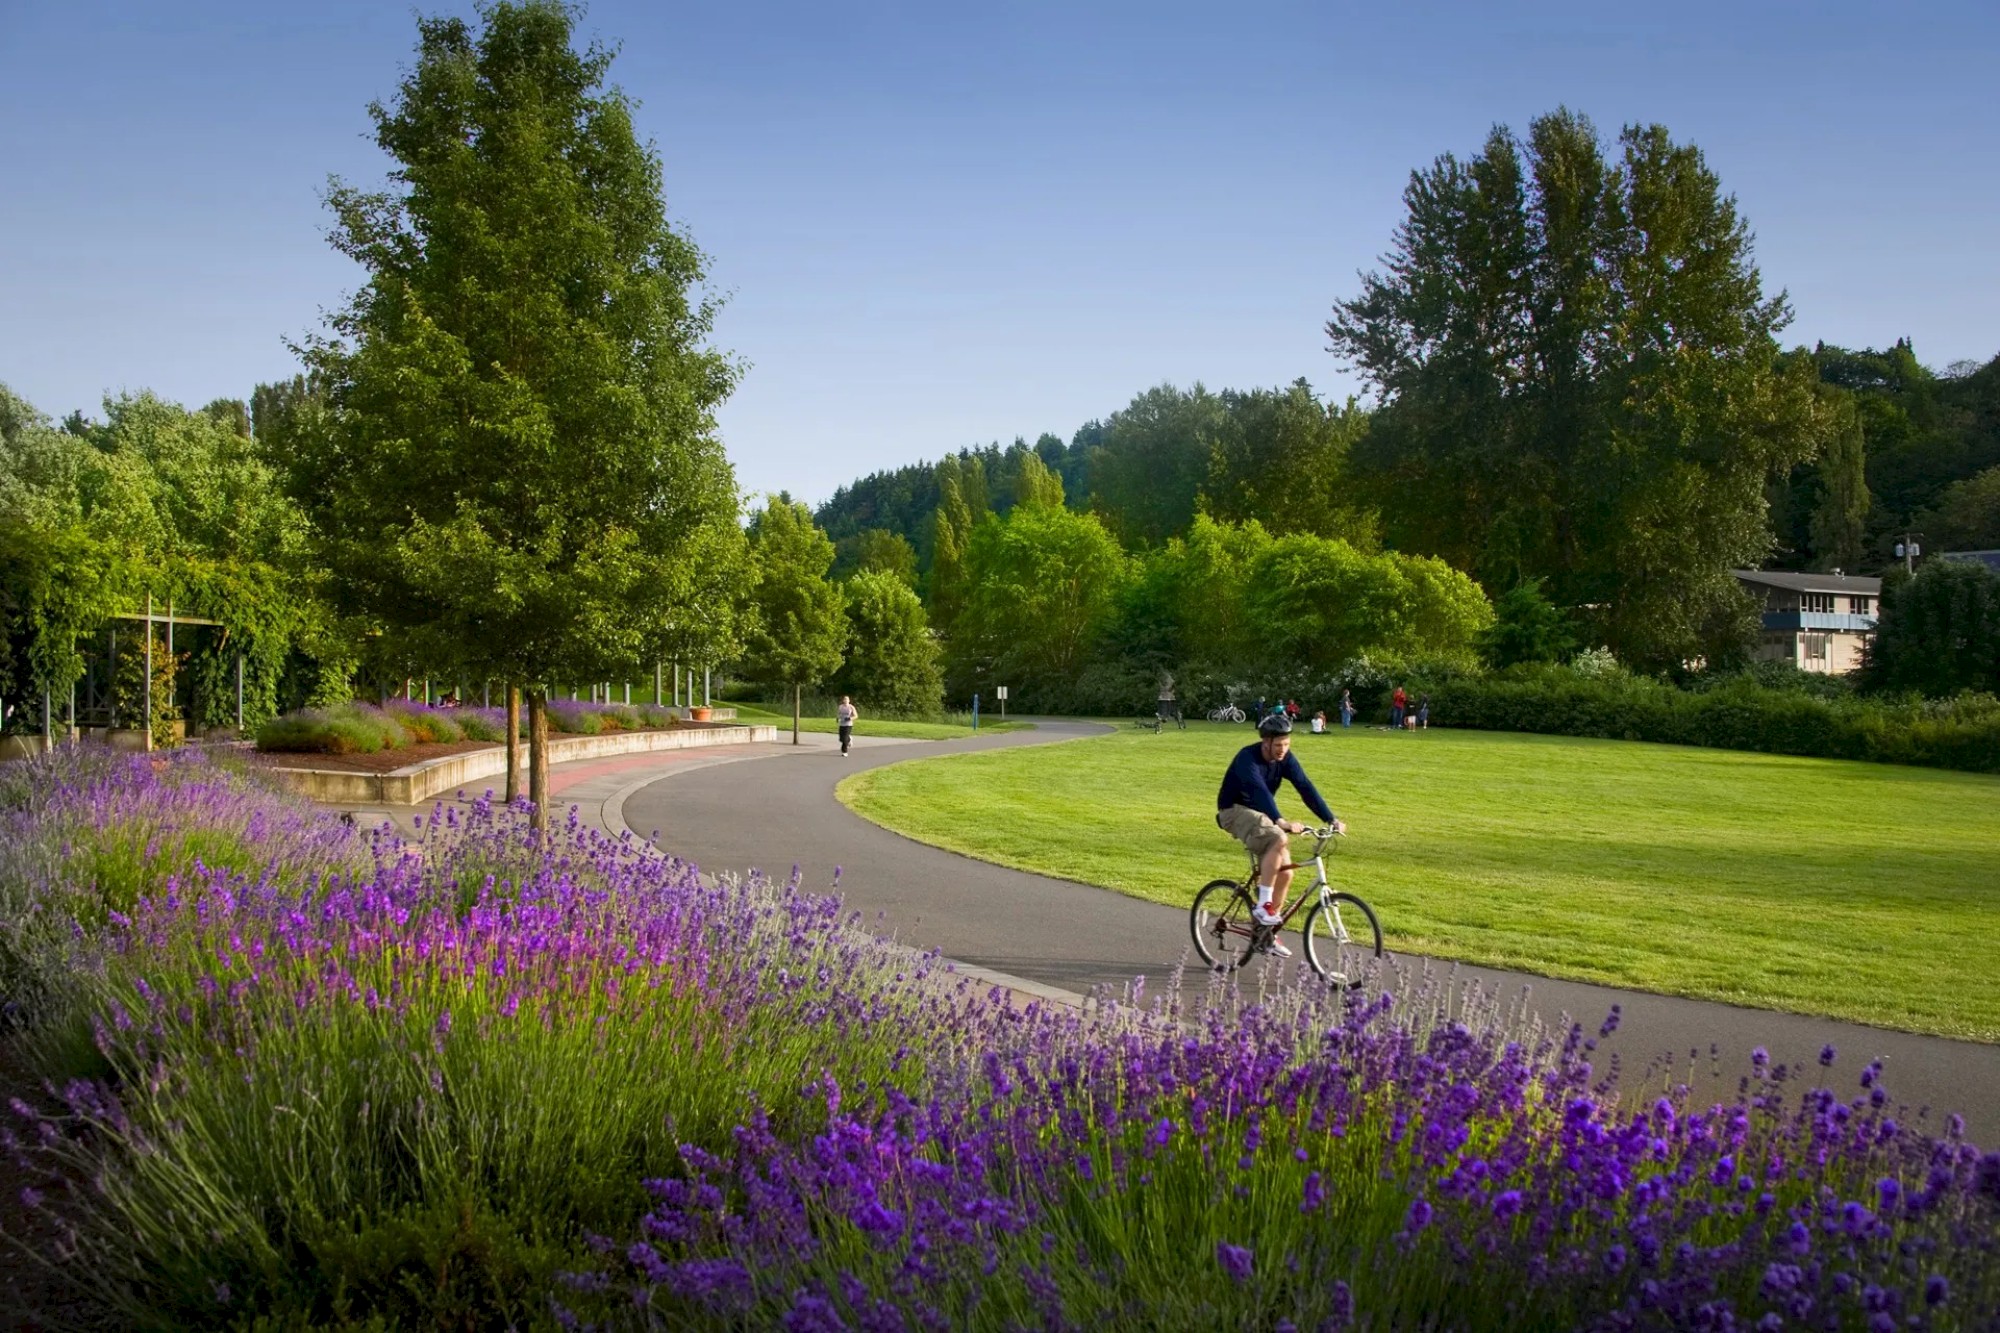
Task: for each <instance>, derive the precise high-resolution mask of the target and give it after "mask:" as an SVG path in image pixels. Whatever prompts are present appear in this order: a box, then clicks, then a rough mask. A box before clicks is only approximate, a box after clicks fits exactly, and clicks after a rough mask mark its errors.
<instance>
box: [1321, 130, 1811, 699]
mask: <svg viewBox="0 0 2000 1333" xmlns="http://www.w3.org/2000/svg"><path fill="white" fill-rule="evenodd" d="M1618 147H1619V152H1618V154H1617V156H1616V157H1615V158H1612V157H1608V156H1607V154H1606V151H1605V147H1604V145H1603V144H1601V143H1600V141H1599V139H1598V136H1597V132H1596V130H1595V129H1594V128H1593V127H1592V125H1591V124H1590V122H1589V121H1588V120H1587V119H1585V118H1584V117H1582V116H1578V115H1575V114H1573V113H1571V112H1568V111H1566V110H1565V111H1558V112H1556V113H1554V114H1553V115H1548V116H1543V117H1540V118H1538V119H1537V120H1535V121H1534V123H1533V124H1532V125H1531V126H1530V128H1529V132H1528V135H1527V137H1526V139H1525V140H1517V139H1516V138H1515V137H1514V136H1513V135H1512V134H1511V133H1509V132H1508V131H1507V130H1505V129H1504V128H1496V129H1495V130H1494V131H1493V133H1492V134H1491V136H1489V138H1488V139H1487V141H1486V144H1485V146H1484V148H1483V149H1482V150H1481V152H1480V153H1479V154H1478V155H1477V156H1476V157H1474V158H1472V159H1471V160H1470V161H1463V162H1462V161H1460V160H1459V159H1457V158H1455V157H1452V156H1449V155H1447V156H1444V157H1440V158H1439V159H1437V161H1436V162H1435V163H1434V164H1433V165H1432V166H1431V167H1430V168H1429V169H1427V170H1425V171H1420V172H1416V173H1413V175H1412V177H1411V181H1410V185H1409V188H1408V189H1407V190H1406V191H1405V193H1404V202H1405V205H1406V208H1407V217H1406V219H1405V221H1404V222H1403V224H1402V225H1401V226H1400V227H1399V228H1398V229H1397V232H1396V239H1395V243H1394V245H1393V247H1392V249H1391V250H1390V252H1389V254H1388V255H1386V256H1385V257H1384V261H1383V262H1384V270H1385V271H1384V272H1381V273H1376V274H1370V275H1368V276H1367V277H1365V278H1364V280H1363V284H1362V292H1361V294H1360V295H1359V296H1357V297H1355V298H1353V299H1351V300H1346V301H1341V302H1339V303H1337V304H1336V305H1335V307H1334V315H1333V319H1332V320H1331V321H1330V322H1329V324H1328V325H1327V334H1328V337H1329V338H1330V339H1331V341H1332V346H1333V350H1334V351H1335V352H1336V353H1337V354H1339V355H1340V356H1342V357H1343V358H1345V359H1346V360H1347V361H1349V362H1350V363H1351V364H1353V365H1355V366H1357V367H1358V368H1359V369H1360V370H1361V371H1362V373H1363V374H1364V375H1366V376H1367V377H1368V378H1369V379H1370V381H1371V382H1373V384H1374V385H1375V386H1376V387H1377V389H1378V391H1379V392H1380V393H1381V394H1382V396H1383V405H1382V407H1381V409H1380V410H1379V411H1378V412H1377V413H1376V414H1375V417H1374V420H1373V422H1372V423H1371V426H1370V429H1369V432H1368V434H1367V436H1366V437H1364V439H1363V440H1362V441H1361V442H1359V443H1357V445H1356V447H1355V452H1354V461H1355V465H1356V468H1357V470H1358V472H1360V474H1361V475H1363V476H1364V477H1366V478H1367V480H1368V486H1369V490H1370V493H1371V495H1372V497H1373V498H1374V499H1375V500H1376V501H1377V502H1378V503H1379V504H1380V505H1381V508H1382V513H1383V518H1384V523H1385V526H1386V528H1387V536H1388V539H1389V540H1390V541H1391V543H1392V544H1394V545H1396V546H1397V547H1398V548H1400V549H1405V550H1417V551H1423V552H1426V553H1430V554H1436V555H1441V556H1443V557H1444V558H1445V559H1447V560H1448V561H1450V562H1451V563H1452V564H1453V565H1455V566H1457V567H1459V568H1462V569H1468V570H1471V571H1473V572H1474V573H1476V574H1477V575H1478V576H1479V577H1480V578H1481V579H1482V580H1484V581H1486V582H1488V583H1490V584H1495V585H1499V586H1508V585H1511V584H1512V583H1514V582H1516V581H1518V580H1519V579H1522V578H1526V577H1546V578H1547V579H1548V580H1549V582H1550V587H1551V589H1552V590H1553V591H1554V593H1555V594H1556V596H1557V597H1558V599H1559V600H1561V601H1563V602H1565V603H1569V604H1586V603H1588V604H1595V605H1599V606H1602V607H1603V608H1604V611H1603V623H1602V626H1601V629H1602V633H1603V635H1604V637H1605V639H1606V640H1607V641H1608V642H1609V643H1610V644H1611V646H1612V647H1613V648H1614V649H1615V650H1616V651H1617V652H1618V654H1619V656H1620V657H1621V658H1623V659H1625V660H1628V661H1633V662H1637V663H1642V664H1648V665H1655V666H1666V665H1671V664H1673V663H1676V662H1678V661H1681V660H1683V659H1685V658H1687V657H1691V656H1698V655H1707V656H1711V657H1713V656H1714V655H1715V654H1716V653H1717V652H1718V651H1720V650H1721V649H1722V648H1723V647H1725V646H1726V645H1725V644H1724V643H1723V641H1722V640H1723V639H1725V638H1727V637H1728V636H1729V635H1730V634H1733V633H1735V632H1736V631H1737V630H1738V629H1740V627H1741V625H1742V624H1743V621H1744V616H1743V613H1744V612H1745V610H1746V607H1747V603H1746V602H1745V600H1744V598H1743V595H1742V593H1741V590H1740V589H1739V588H1738V587H1737V586H1736V583H1735V580H1734V579H1733V578H1732V577H1731V575H1730V572H1729V571H1730V570H1731V569H1732V568H1734V567H1740V566H1743V565H1755V564H1757V563H1760V562H1761V561H1762V560H1763V558H1764V557H1765V555H1766V553H1767V552H1768V551H1769V549H1770V546H1771V541H1772V536H1771V530H1770V524H1769V522H1768V516H1767V500H1766V496H1765V485H1766V482H1767V480H1768V479H1769V478H1770V477H1771V476H1773V475H1774V474H1776V475H1782V474H1783V473H1784V472H1786V471H1787V470H1789V469H1790V468H1791V467H1792V466H1793V465H1794V464H1795V463H1797V462H1799V461H1801V460H1803V459H1805V458H1808V457H1810V456H1811V455H1812V453H1813V451H1814V449H1815V448H1816V447H1817V446H1818V444H1819V438H1818V436H1817V435H1816V433H1815V424H1814V421H1813V413H1812V410H1811V403H1812V392H1813V386H1812V376H1811V374H1810V371H1809V370H1808V369H1807V368H1805V367H1803V366H1796V365H1794V366H1780V365H1779V364H1778V363H1777V355H1776V354H1777V346H1776V342H1775V335H1776V334H1777V332H1778V331H1779V330H1780V329H1782V328H1783V327H1784V325H1785V324H1786V322H1787V321H1788V320H1789V318H1790V310H1789V308H1788V307H1787V305H1786V302H1785V299H1784V297H1783V295H1782V294H1780V295H1778V296H1774V297H1767V296H1766V295H1765V294H1764V291H1763V285H1762V279H1761V277H1760V276H1759V274H1758V271H1757V268H1756V266H1755V264H1754V263H1753V262H1752V258H1751V244H1750V231H1749V228H1748V226H1747V225H1746V224H1745V223H1744V221H1743V220H1742V218H1741V217H1740V216H1739V215H1738V213H1737V211H1736V205H1735V201H1734V200H1733V199H1732V198H1730V197H1728V196H1726V195H1724V194H1723V193H1722V192H1721V187H1720V183H1719V182H1718V181H1717V179H1716V177H1715V174H1714V173H1713V172H1712V171H1711V170H1710V169H1709V168H1708V166H1707V164H1706V162H1705V161H1704V160H1703V158H1702V156H1701V153H1700V152H1699V150H1697V149H1695V148H1694V147H1692V146H1690V145H1686V144H1677V143H1675V142H1674V141H1673V140H1672V139H1671V138H1669V136H1668V134H1667V131H1666V130H1665V129H1664V128H1663V127H1661V126H1658V125H1652V126H1632V127H1628V128H1627V129H1626V130H1625V131H1624V133H1623V134H1622V135H1621V136H1620V138H1619V143H1618ZM1718 636H1721V638H1718Z"/></svg>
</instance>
